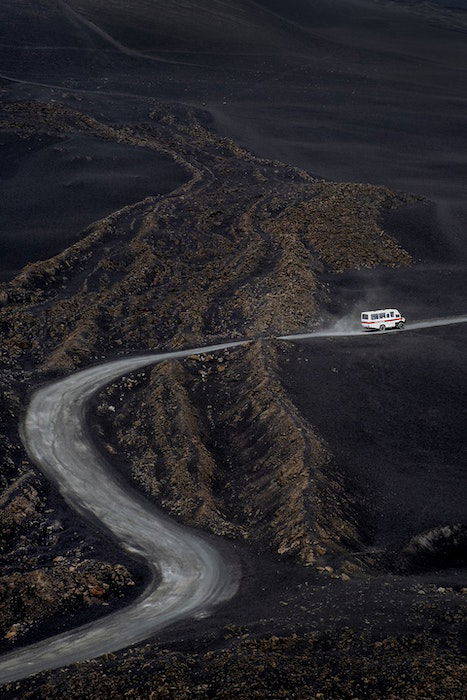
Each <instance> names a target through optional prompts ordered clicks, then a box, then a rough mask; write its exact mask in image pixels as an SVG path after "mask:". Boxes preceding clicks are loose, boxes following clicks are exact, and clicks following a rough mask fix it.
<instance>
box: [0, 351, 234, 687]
mask: <svg viewBox="0 0 467 700" xmlns="http://www.w3.org/2000/svg"><path fill="white" fill-rule="evenodd" d="M245 342H246V341H244V342H230V343H222V344H220V345H212V346H208V347H204V348H195V349H192V350H183V351H178V352H169V353H158V354H154V355H145V356H139V357H133V358H125V359H121V360H116V361H114V362H108V363H106V364H103V365H98V366H97V367H91V368H90V369H86V370H83V371H81V372H77V373H76V374H73V375H71V376H70V377H67V378H66V379H63V380H60V381H58V382H54V383H53V384H49V385H47V386H45V387H43V388H41V389H39V390H38V391H37V392H36V393H35V394H34V396H33V397H32V400H31V403H30V404H29V407H28V410H27V414H26V417H25V421H24V425H23V428H22V438H23V442H24V444H25V445H26V447H27V449H28V452H29V454H30V456H31V458H32V459H33V460H34V462H35V463H36V464H37V465H39V466H40V468H41V469H42V471H43V472H44V473H45V474H46V476H47V477H48V478H49V479H51V480H52V481H54V482H55V483H56V484H57V485H58V486H59V488H60V491H61V493H62V495H63V496H64V498H65V500H66V501H67V502H68V503H69V504H70V505H71V506H72V507H73V508H74V509H75V510H78V511H79V512H80V513H83V514H84V515H85V516H87V517H94V518H97V519H98V520H99V521H100V522H101V523H102V525H103V526H105V527H106V528H107V529H108V530H110V531H111V532H112V534H113V535H114V536H115V537H116V538H117V539H118V541H119V542H120V543H121V545H122V546H123V547H124V548H125V549H126V550H127V551H128V552H131V553H138V554H140V555H141V556H142V557H143V558H144V560H145V561H146V563H147V565H148V566H149V568H150V570H151V572H152V577H151V582H150V583H149V585H148V586H147V588H146V590H145V591H144V592H143V593H142V595H141V596H140V597H139V598H138V599H137V600H136V601H135V602H134V603H132V604H131V605H129V606H128V607H126V608H125V609H123V610H119V611H117V612H115V613H112V614H110V615H108V616H106V617H103V618H102V619H100V620H98V621H97V622H93V623H91V624H87V625H84V626H82V627H78V628H77V629H74V630H71V631H70V632H66V633H63V634H59V635H57V636H55V637H52V638H49V639H45V640H43V641H42V642H38V643H37V644H32V645H31V646H28V647H26V648H24V649H21V650H19V651H15V652H11V653H8V654H6V655H5V656H3V658H2V659H1V661H0V682H2V683H6V682H9V681H14V680H19V679H21V678H25V677H27V676H30V675H32V674H34V673H38V672H39V671H45V670H48V669H53V668H58V667H60V666H65V665H67V664H70V663H73V662H76V661H81V660H83V659H89V658H92V657H95V656H99V655H101V654H105V653H108V652H112V651H117V650H118V649H121V648H123V647H126V646H129V645H131V644H134V643H136V642H139V641H142V640H143V639H146V638H147V637H149V636H150V635H151V634H153V633H154V632H156V631H158V630H160V629H162V628H163V627H165V626H167V625H168V624H170V623H172V622H174V621H175V620H178V619H180V618H186V617H190V616H195V615H201V614H206V612H207V611H208V610H209V608H210V607H211V606H213V605H215V604H217V603H220V602H222V601H224V600H228V599H229V598H231V597H232V596H233V595H234V594H235V592H236V590H237V587H238V581H239V577H240V568H239V565H238V563H237V562H236V560H235V558H233V557H228V558H227V557H226V555H223V554H221V553H220V552H219V551H218V550H217V549H216V548H214V547H213V546H212V545H211V544H209V543H208V541H207V540H206V539H205V538H203V537H201V536H199V535H198V534H196V533H195V532H193V531H192V530H190V529H189V528H187V527H182V526H180V525H178V524H177V523H176V522H174V521H173V520H172V519H170V518H168V517H167V516H165V515H164V514H163V513H162V512H161V511H160V510H159V509H158V508H156V506H153V505H152V504H149V503H148V502H146V501H143V500H142V499H141V500H139V499H135V496H134V494H131V493H130V492H128V491H127V490H125V488H123V487H122V486H121V485H120V484H119V483H118V482H117V480H116V479H115V476H114V475H113V474H112V472H111V471H110V470H109V468H108V467H107V465H106V464H105V462H104V460H102V459H101V458H99V455H97V454H96V451H95V449H94V447H93V445H92V442H91V441H90V439H89V437H88V435H87V433H86V427H85V420H84V411H85V404H86V401H87V400H88V399H89V397H90V396H91V395H92V394H93V393H95V392H96V391H97V390H98V389H100V388H101V387H102V386H104V385H105V384H107V383H108V382H111V381H112V380H114V379H116V378H117V377H119V376H121V375H123V374H126V373H128V372H131V371H133V370H135V369H138V368H140V367H144V366H146V365H150V364H154V363H156V362H163V361H164V360H172V359H180V358H183V357H187V356H189V355H199V354H201V353H205V352H215V351H216V350H221V349H224V348H229V347H235V346H238V345H243V344H245Z"/></svg>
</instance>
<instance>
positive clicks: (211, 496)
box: [92, 342, 358, 564]
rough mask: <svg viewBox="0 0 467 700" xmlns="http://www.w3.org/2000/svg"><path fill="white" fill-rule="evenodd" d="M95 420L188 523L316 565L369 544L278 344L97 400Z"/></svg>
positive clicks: (125, 386)
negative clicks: (284, 369)
mask: <svg viewBox="0 0 467 700" xmlns="http://www.w3.org/2000/svg"><path fill="white" fill-rule="evenodd" d="M93 415H94V418H93V420H92V422H94V426H95V432H96V435H97V437H98V439H99V441H100V443H101V445H102V447H103V449H104V450H106V451H107V454H108V455H109V457H110V458H111V459H114V460H115V459H118V462H119V463H125V464H128V465H129V468H130V474H131V477H132V478H133V480H134V481H135V482H136V483H137V484H138V485H139V486H140V487H142V488H143V489H144V491H145V492H146V493H147V494H148V495H150V496H151V497H152V498H154V499H156V501H157V502H160V503H161V504H162V505H163V506H164V508H167V509H168V510H169V511H170V512H172V513H173V514H175V515H176V516H178V517H180V518H182V519H183V520H184V521H187V522H191V523H193V524H196V525H200V526H202V527H206V528H209V529H210V530H212V531H213V532H215V533H217V534H222V535H228V536H235V537H240V538H242V539H244V540H246V541H248V542H250V543H251V544H252V545H253V546H256V547H267V548H269V549H271V550H272V551H275V552H277V553H278V554H281V555H286V556H292V557H294V558H295V559H297V560H299V561H301V562H302V563H305V564H311V563H313V562H314V561H315V559H316V558H317V557H319V556H321V555H323V554H325V552H326V550H327V549H328V548H329V549H331V550H336V549H338V550H339V549H341V548H342V547H343V546H345V545H350V544H351V543H352V544H355V543H356V542H357V541H358V533H357V527H356V524H355V521H354V516H353V506H352V501H351V499H350V498H349V496H348V495H347V494H346V492H345V489H344V488H343V487H342V486H341V484H340V477H339V474H338V473H333V472H331V471H330V469H329V454H328V450H327V448H326V446H325V445H324V444H323V442H322V441H321V440H320V438H319V437H318V436H317V435H316V433H315V431H314V430H313V427H312V426H310V425H309V424H307V423H306V421H305V420H304V419H303V418H301V417H300V415H299V413H298V411H297V410H296V409H295V407H294V406H293V404H292V403H291V402H290V400H289V399H288V397H287V395H286V393H285V391H284V390H283V389H282V386H281V384H280V381H279V378H278V375H277V372H276V357H275V350H274V347H273V346H272V344H270V343H260V342H257V343H254V344H252V345H251V346H249V347H248V348H247V349H246V350H245V349H241V350H236V351H225V352H224V353H223V354H221V355H207V356H206V355H201V356H199V357H193V358H192V359H189V360H187V361H185V362H183V363H170V364H165V365H164V364H163V365H157V366H156V367H154V368H153V369H152V370H147V371H140V372H138V373H137V374H135V375H133V376H132V377H128V378H124V379H121V380H119V381H118V382H116V383H115V384H113V385H111V386H110V387H107V388H106V389H105V390H104V391H103V392H102V393H101V394H100V395H99V396H98V397H96V404H95V407H94V411H93ZM115 438H116V439H115Z"/></svg>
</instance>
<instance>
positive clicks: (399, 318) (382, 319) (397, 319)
mask: <svg viewBox="0 0 467 700" xmlns="http://www.w3.org/2000/svg"><path fill="white" fill-rule="evenodd" d="M385 321H402V317H401V316H399V317H398V318H379V319H378V320H377V321H362V323H384V322H385Z"/></svg>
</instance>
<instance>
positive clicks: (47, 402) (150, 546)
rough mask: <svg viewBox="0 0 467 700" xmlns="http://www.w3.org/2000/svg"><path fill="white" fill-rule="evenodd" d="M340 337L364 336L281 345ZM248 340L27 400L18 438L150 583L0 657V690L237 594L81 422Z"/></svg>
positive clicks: (69, 383)
mask: <svg viewBox="0 0 467 700" xmlns="http://www.w3.org/2000/svg"><path fill="white" fill-rule="evenodd" d="M465 322H467V316H458V317H451V318H448V319H437V320H434V321H421V322H419V323H412V324H408V326H407V330H410V329H417V328H430V327H436V326H442V325H449V324H453V323H465ZM343 335H360V336H362V337H364V336H365V334H362V333H361V331H360V330H358V331H356V330H353V329H350V330H348V331H345V330H343V329H341V330H337V327H336V329H335V330H333V329H329V330H322V331H315V332H311V333H303V334H296V335H286V336H281V338H280V339H284V340H300V339H305V338H313V337H326V336H329V337H331V336H343ZM249 342H251V341H248V340H244V341H237V342H226V343H220V344H217V345H211V346H206V347H202V348H195V349H190V350H182V351H176V352H167V353H157V354H150V355H149V354H148V355H144V356H138V357H130V358H123V359H120V360H115V361H113V362H107V363H105V364H102V365H98V366H96V367H91V368H89V369H86V370H83V371H80V372H77V373H76V374H73V375H71V376H70V377H67V378H66V379H62V380H60V381H58V382H54V383H52V384H49V385H46V386H44V387H43V388H41V389H39V390H38V391H37V392H36V393H35V394H34V395H33V397H32V400H31V402H30V404H29V407H28V410H27V413H26V417H25V421H24V424H23V427H22V439H23V442H24V444H25V446H26V448H27V450H28V452H29V454H30V456H31V458H32V459H33V460H34V462H35V463H36V464H37V465H38V466H39V467H40V468H41V470H42V471H43V472H44V474H45V475H46V476H47V477H48V478H49V479H51V480H52V481H53V482H55V483H56V484H57V485H58V486H59V488H60V491H61V493H62V495H63V497H64V498H65V500H66V501H67V502H68V503H69V504H70V505H71V506H72V507H73V508H74V509H75V510H77V511H79V512H80V513H83V514H84V515H85V516H86V517H93V518H96V519H97V520H98V521H100V523H101V524H102V525H103V526H104V527H105V528H107V529H108V530H109V531H110V532H111V533H112V534H113V535H114V536H115V537H116V538H117V540H118V541H119V542H120V544H121V545H122V546H123V547H124V548H125V549H126V550H127V551H128V552H131V553H138V554H140V555H141V556H142V557H143V558H144V560H145V561H146V563H147V565H148V566H149V568H150V570H151V572H152V578H151V581H150V583H149V584H148V586H147V588H146V590H145V591H144V592H143V593H142V595H141V596H140V597H139V598H138V599H137V600H136V601H135V602H134V603H132V604H130V605H129V606H127V607H126V608H124V609H122V610H119V611H117V612H114V613H111V614H109V615H107V616H105V617H103V618H101V619H99V620H97V621H94V622H92V623H89V624H87V625H83V626H81V627H78V628H76V629H74V630H71V631H69V632H65V633H63V634H59V635H57V636H55V637H52V638H49V639H45V640H43V641H41V642H38V643H36V644H33V645H30V646H28V647H25V648H24V649H20V650H18V651H14V652H11V653H8V654H6V655H5V656H3V657H2V659H1V660H0V682H1V683H6V682H11V681H14V680H19V679H21V678H25V677H27V676H30V675H33V674H34V673H38V672H40V671H45V670H49V669H54V668H59V667H61V666H66V665H68V664H70V663H74V662H77V661H81V660H84V659H89V658H94V657H96V656H99V655H101V654H105V653H110V652H114V651H117V650H119V649H122V648H124V647H127V646H129V645H131V644H135V643H137V642H140V641H142V640H144V639H147V638H148V637H149V636H151V635H152V634H154V633H156V632H157V631H158V630H161V629H162V628H164V627H166V626H167V625H169V624H171V623H173V622H175V621H176V620H179V619H182V618H187V617H190V616H193V617H195V616H201V615H204V614H207V613H208V611H209V609H210V608H212V607H213V606H214V605H216V604H218V603H221V602H222V601H226V600H228V599H229V598H231V597H232V596H233V595H234V594H235V592H236V591H237V588H238V583H239V579H240V567H239V564H238V562H237V561H236V559H235V558H234V557H233V556H227V555H226V554H223V553H221V552H219V551H218V549H216V548H215V547H214V546H213V545H212V544H210V543H209V542H208V540H207V539H206V538H204V537H202V536H201V535H200V534H198V533H195V532H194V531H193V530H191V529H190V528H187V527H183V526H181V525H179V524H177V523H175V522H174V521H173V520H171V519H170V518H169V517H167V516H166V515H164V514H163V513H162V512H161V511H160V510H159V509H158V508H157V507H156V506H154V505H152V504H150V503H149V502H147V501H145V500H142V499H138V498H137V497H135V495H134V494H133V493H131V492H129V491H127V490H125V489H124V488H123V487H122V486H121V485H120V484H119V483H118V481H117V480H116V478H115V476H114V475H113V474H112V472H111V471H110V470H109V468H108V466H107V464H106V463H105V461H104V460H103V459H101V458H100V457H99V455H98V454H97V453H96V451H95V449H94V447H93V444H92V442H91V440H90V438H89V437H88V435H87V432H86V426H85V419H84V414H85V406H86V402H87V401H88V399H89V398H90V397H91V395H92V394H94V393H95V392H96V391H98V390H99V389H100V388H101V387H102V386H104V385H105V384H107V383H109V382H111V381H112V380H114V379H116V378H117V377H119V376H122V375H124V374H127V373H129V372H132V371H133V370H135V369H139V368H141V367H145V366H147V365H151V364H154V363H157V362H163V361H165V360H173V359H181V358H184V357H188V356H191V355H200V354H203V353H210V352H215V351H218V350H222V349H225V348H230V347H238V346H241V345H246V344H247V343H249Z"/></svg>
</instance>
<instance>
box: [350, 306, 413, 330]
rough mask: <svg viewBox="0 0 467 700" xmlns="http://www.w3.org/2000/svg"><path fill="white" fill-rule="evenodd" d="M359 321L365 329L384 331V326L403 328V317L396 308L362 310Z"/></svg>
mask: <svg viewBox="0 0 467 700" xmlns="http://www.w3.org/2000/svg"><path fill="white" fill-rule="evenodd" d="M361 323H362V328H363V330H365V331H385V330H386V328H403V327H404V323H405V318H404V317H403V316H402V315H401V314H400V313H399V311H398V310H397V309H377V310H376V311H363V312H362V317H361Z"/></svg>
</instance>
